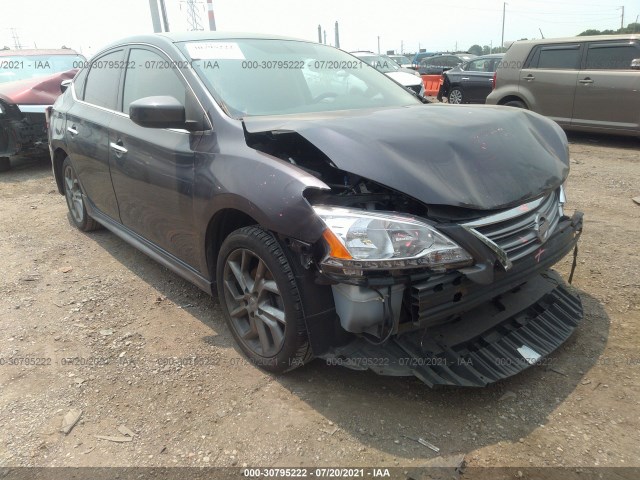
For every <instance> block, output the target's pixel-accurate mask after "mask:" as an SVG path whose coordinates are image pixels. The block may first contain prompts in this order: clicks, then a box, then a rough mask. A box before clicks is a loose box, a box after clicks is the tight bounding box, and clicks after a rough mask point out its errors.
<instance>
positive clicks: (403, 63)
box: [389, 55, 412, 69]
mask: <svg viewBox="0 0 640 480" xmlns="http://www.w3.org/2000/svg"><path fill="white" fill-rule="evenodd" d="M389 58H390V59H391V60H393V61H394V62H396V63H397V64H398V66H400V67H402V68H408V69H411V61H412V60H411V58H409V57H407V56H405V55H389Z"/></svg>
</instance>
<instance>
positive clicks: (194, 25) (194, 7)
mask: <svg viewBox="0 0 640 480" xmlns="http://www.w3.org/2000/svg"><path fill="white" fill-rule="evenodd" d="M200 3H201V2H198V1H197V0H186V4H187V22H188V23H189V30H191V31H194V30H204V27H203V26H202V22H201V21H200V12H198V10H199V8H200Z"/></svg>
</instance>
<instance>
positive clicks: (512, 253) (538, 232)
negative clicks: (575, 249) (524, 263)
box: [465, 190, 560, 261]
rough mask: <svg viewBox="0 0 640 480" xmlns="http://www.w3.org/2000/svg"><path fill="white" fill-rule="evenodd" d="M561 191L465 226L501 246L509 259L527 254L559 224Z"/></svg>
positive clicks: (543, 240)
mask: <svg viewBox="0 0 640 480" xmlns="http://www.w3.org/2000/svg"><path fill="white" fill-rule="evenodd" d="M559 195H560V191H559V190H557V191H555V192H553V193H551V194H549V195H547V196H546V197H543V198H541V199H538V200H534V201H533V202H529V203H525V204H523V205H521V206H519V207H516V208H514V209H511V210H508V211H507V212H503V213H501V214H497V215H492V216H490V217H486V218H483V219H480V220H477V221H475V222H470V223H467V224H465V226H466V227H467V228H470V229H472V230H473V231H475V232H477V233H479V234H481V235H483V236H484V237H486V238H488V239H489V240H491V241H492V242H493V243H495V244H496V245H497V246H498V247H500V248H501V249H502V250H503V251H504V252H505V253H506V254H507V256H508V258H509V260H511V261H515V260H518V259H520V258H522V257H525V256H527V255H529V254H530V253H532V252H534V251H535V250H536V249H537V248H539V247H540V245H542V244H543V243H544V242H545V241H546V240H547V239H548V238H549V236H551V235H552V234H553V232H554V230H555V229H556V227H557V226H558V222H559V221H560V203H559Z"/></svg>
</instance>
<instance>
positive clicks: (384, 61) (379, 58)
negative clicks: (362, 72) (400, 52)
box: [358, 55, 400, 73]
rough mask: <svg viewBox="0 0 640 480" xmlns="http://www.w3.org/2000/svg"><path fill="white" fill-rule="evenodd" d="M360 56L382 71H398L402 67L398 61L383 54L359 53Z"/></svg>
mask: <svg viewBox="0 0 640 480" xmlns="http://www.w3.org/2000/svg"><path fill="white" fill-rule="evenodd" d="M358 58H359V59H360V60H362V61H363V62H367V63H368V64H369V65H371V66H372V67H373V68H375V69H376V70H378V71H379V72H382V73H389V72H396V71H398V70H399V69H400V68H399V66H398V64H397V63H396V62H394V61H393V60H392V59H391V58H389V57H385V56H383V55H358Z"/></svg>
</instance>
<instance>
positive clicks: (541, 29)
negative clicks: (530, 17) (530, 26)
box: [538, 27, 544, 40]
mask: <svg viewBox="0 0 640 480" xmlns="http://www.w3.org/2000/svg"><path fill="white" fill-rule="evenodd" d="M538 30H540V35H542V39H543V40H544V33H542V29H541V28H540V27H538Z"/></svg>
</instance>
